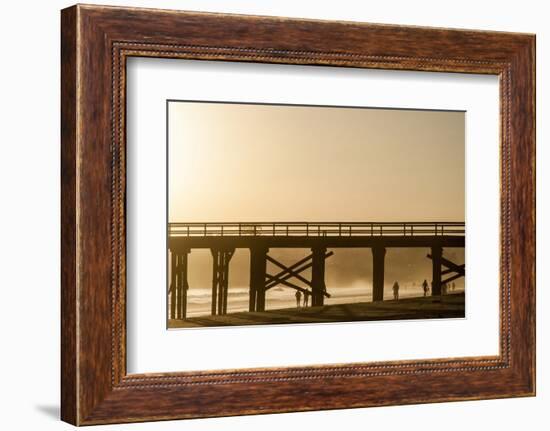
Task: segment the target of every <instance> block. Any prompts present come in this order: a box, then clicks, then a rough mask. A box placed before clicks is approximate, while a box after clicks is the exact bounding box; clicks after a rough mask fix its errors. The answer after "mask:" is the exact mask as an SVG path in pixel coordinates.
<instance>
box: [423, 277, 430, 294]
mask: <svg viewBox="0 0 550 431" xmlns="http://www.w3.org/2000/svg"><path fill="white" fill-rule="evenodd" d="M422 290H423V291H424V297H426V296H428V290H429V289H428V281H427V280H426V279H424V282H423V283H422Z"/></svg>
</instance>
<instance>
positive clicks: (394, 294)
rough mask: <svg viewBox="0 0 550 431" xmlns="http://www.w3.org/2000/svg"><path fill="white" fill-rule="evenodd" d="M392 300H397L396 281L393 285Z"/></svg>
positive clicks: (397, 285) (397, 288)
mask: <svg viewBox="0 0 550 431" xmlns="http://www.w3.org/2000/svg"><path fill="white" fill-rule="evenodd" d="M393 299H395V300H396V301H397V300H398V299H399V283H398V282H397V281H396V282H395V283H393Z"/></svg>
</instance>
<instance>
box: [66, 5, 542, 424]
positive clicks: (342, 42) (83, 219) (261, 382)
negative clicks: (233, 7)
mask: <svg viewBox="0 0 550 431" xmlns="http://www.w3.org/2000/svg"><path fill="white" fill-rule="evenodd" d="M534 49H535V38H534V36H533V35H525V34H511V33H497V32H480V31H465V30H460V31H459V30H448V29H431V28H421V27H401V26H388V25H373V24H360V23H349V22H328V21H311V20H309V21H308V20H295V19H284V18H271V17H251V16H239V15H219V14H203V13H188V12H176V11H162V10H146V9H130V8H116V7H100V6H74V7H72V8H69V9H65V10H64V11H62V88H63V90H62V104H61V105H62V155H61V156H62V157H61V159H62V340H63V342H62V418H63V420H65V421H67V422H70V423H73V424H77V425H84V424H97V423H111V422H134V421H144V420H161V419H174V418H188V417H207V416H222V415H238V414H255V413H270V412H286V411H305V410H318V409H336V408H351V407H365V406H377V405H389V404H410V403H421V402H440V401H446V400H465V399H480V398H501V397H509V396H527V395H533V394H534V391H535V379H534V376H535V290H534V289H535V256H534V254H535V188H534V186H535V183H534V177H535V173H534V169H535V162H534V160H535V158H534V157H535V153H534V151H535V145H534V120H535V112H534V97H535V96H534V94H535V88H534V83H535V79H534V70H535V68H534V66H535V51H534ZM129 56H149V57H166V58H188V59H200V60H205V61H208V60H223V61H246V62H263V63H285V64H310V65H333V66H342V67H362V68H380V69H401V70H426V71H446V72H465V73H486V74H487V73H489V74H495V75H499V76H500V83H501V84H500V86H501V87H500V88H501V97H500V104H501V166H502V170H501V210H502V211H501V212H502V214H501V220H500V223H501V286H500V288H501V289H500V290H501V298H500V299H501V308H500V316H501V343H500V346H501V349H500V355H499V356H498V357H484V358H442V359H440V360H436V359H434V360H424V361H409V362H382V363H365V364H339V365H330V366H310V367H307V366H306V367H296V368H270V369H254V370H250V369H248V370H226V371H218V372H212V371H208V370H206V371H204V372H186V373H159V374H143V375H127V374H126V366H125V363H126V358H125V354H126V352H125V332H126V330H125V292H126V291H125V289H126V286H125V212H124V211H125V205H124V202H125V190H126V187H125V181H126V176H125V152H126V141H125V121H126V120H125V98H126V71H125V64H126V59H127V58H128V57H129ZM304 393H307V394H308V396H307V397H304Z"/></svg>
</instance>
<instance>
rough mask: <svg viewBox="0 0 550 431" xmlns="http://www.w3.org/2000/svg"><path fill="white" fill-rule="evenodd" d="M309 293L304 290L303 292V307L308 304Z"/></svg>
mask: <svg viewBox="0 0 550 431" xmlns="http://www.w3.org/2000/svg"><path fill="white" fill-rule="evenodd" d="M298 292H299V291H298ZM309 295H311V293H310V291H309V290H306V291H305V292H304V307H307V306H308V305H309Z"/></svg>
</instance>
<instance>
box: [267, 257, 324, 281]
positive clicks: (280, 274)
mask: <svg viewBox="0 0 550 431" xmlns="http://www.w3.org/2000/svg"><path fill="white" fill-rule="evenodd" d="M333 254H334V252H332V251H331V252H328V253H326V254H325V259H327V258H329V257H330V256H332V255H333ZM312 256H313V254H310V255H309V256H307V257H305V258H304V259H301V260H300V261H298V262H296V263H295V264H293V265H291V266H289V267H288V268H287V269H289V270H292V271H294V272H296V273H301V272H304V271H305V270H306V269H308V268H311V266H312V265H313V262H309V263H307V264H306V265H304V266H300V267H298V266H299V265H302V264H304V263H305V262H306V261H307V260H310V259H311V257H312ZM274 277H275V278H276V279H277V280H279V279H280V280H288V279H289V278H292V277H293V275H292V274H290V273H289V272H288V270H286V269H285V270H283V271H280V272H278V273H277V274H275V276H274ZM306 281H307V283H306V284H308V286H310V283H311V282H310V281H309V280H306ZM277 284H278V283H277V282H275V281H270V282H269V283H267V284H266V290H267V289H271V288H273V287H275V286H277Z"/></svg>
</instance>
